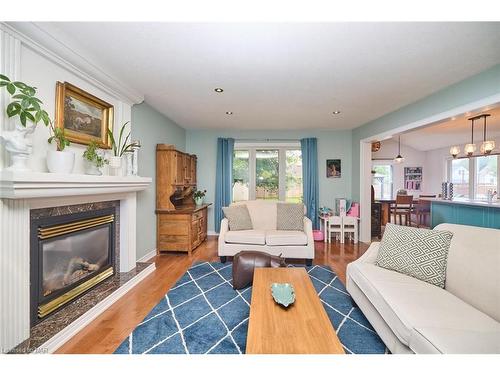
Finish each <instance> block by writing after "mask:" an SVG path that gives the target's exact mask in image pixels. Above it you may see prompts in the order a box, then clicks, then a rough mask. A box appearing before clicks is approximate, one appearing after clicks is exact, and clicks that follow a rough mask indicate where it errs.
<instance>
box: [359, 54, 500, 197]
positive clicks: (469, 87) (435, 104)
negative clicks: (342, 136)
mask: <svg viewBox="0 0 500 375" xmlns="http://www.w3.org/2000/svg"><path fill="white" fill-rule="evenodd" d="M499 93H500V64H499V65H496V66H494V67H493V68H491V69H488V70H486V71H484V72H482V73H479V74H477V75H475V76H472V77H469V78H467V79H465V80H463V81H460V82H458V83H456V84H454V85H451V86H448V87H447V88H445V89H443V90H441V91H438V92H436V93H434V94H432V95H429V96H427V97H425V98H423V99H421V100H419V101H417V102H415V103H413V104H410V105H407V106H405V107H402V108H400V109H398V110H396V111H394V112H391V113H389V114H386V115H384V116H382V117H380V118H378V119H376V120H373V121H371V122H369V123H367V124H364V125H362V126H360V127H358V128H356V129H354V130H353V132H352V163H353V170H352V186H353V192H352V196H353V199H355V200H359V172H360V169H359V167H360V165H359V164H360V158H359V156H360V155H359V152H360V147H359V142H360V140H361V139H364V138H367V137H370V136H373V135H377V134H380V133H383V132H386V131H389V130H391V129H395V128H398V127H400V126H403V125H406V124H410V123H412V122H415V121H418V120H421V119H424V118H427V117H430V116H432V115H436V114H438V113H441V112H445V111H447V110H451V109H453V108H456V107H459V106H462V105H465V104H468V103H472V102H474V101H477V100H480V99H483V98H486V97H488V96H492V95H495V94H499Z"/></svg>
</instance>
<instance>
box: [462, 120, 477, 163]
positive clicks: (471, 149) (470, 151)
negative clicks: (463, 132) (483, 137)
mask: <svg viewBox="0 0 500 375" xmlns="http://www.w3.org/2000/svg"><path fill="white" fill-rule="evenodd" d="M476 119H477V117H471V118H470V119H469V120H471V121H472V125H471V139H470V143H467V144H466V145H465V147H464V152H465V153H466V154H467V156H472V155H473V154H474V151H476V145H475V144H474V120H476Z"/></svg>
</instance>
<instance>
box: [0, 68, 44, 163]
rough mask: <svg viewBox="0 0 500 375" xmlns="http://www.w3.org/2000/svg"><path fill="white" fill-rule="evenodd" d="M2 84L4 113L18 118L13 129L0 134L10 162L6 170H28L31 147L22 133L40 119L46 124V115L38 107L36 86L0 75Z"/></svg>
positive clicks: (30, 130)
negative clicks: (7, 100)
mask: <svg viewBox="0 0 500 375" xmlns="http://www.w3.org/2000/svg"><path fill="white" fill-rule="evenodd" d="M2 87H3V88H5V89H6V90H7V93H8V94H9V95H10V97H11V101H10V103H9V104H8V105H7V107H6V112H7V116H8V117H9V118H15V117H18V120H19V122H17V123H16V126H15V129H14V130H7V131H3V132H2V133H1V134H0V140H1V141H2V143H3V144H4V146H5V149H6V150H7V152H8V153H9V154H10V158H11V165H10V166H9V167H8V168H7V170H16V171H19V170H30V168H29V167H28V165H27V161H28V158H29V156H30V155H31V148H32V147H31V142H30V140H29V139H27V138H26V136H28V135H30V134H32V133H33V132H34V131H35V128H36V125H37V124H38V123H39V122H40V121H42V122H43V123H44V124H45V126H48V125H49V124H50V118H49V114H48V113H47V111H45V110H44V109H43V108H42V104H43V102H42V101H41V100H40V99H38V98H37V97H36V93H37V89H36V87H32V86H29V85H27V84H26V83H24V82H20V81H11V80H10V79H9V77H7V76H5V75H3V74H0V89H1V88H2Z"/></svg>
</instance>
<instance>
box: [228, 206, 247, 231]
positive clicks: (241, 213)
mask: <svg viewBox="0 0 500 375" xmlns="http://www.w3.org/2000/svg"><path fill="white" fill-rule="evenodd" d="M222 211H223V212H224V216H225V217H227V220H228V222H229V230H230V231H232V230H250V229H253V226H252V219H250V214H249V213H248V208H247V206H246V205H244V204H242V205H238V206H231V207H222Z"/></svg>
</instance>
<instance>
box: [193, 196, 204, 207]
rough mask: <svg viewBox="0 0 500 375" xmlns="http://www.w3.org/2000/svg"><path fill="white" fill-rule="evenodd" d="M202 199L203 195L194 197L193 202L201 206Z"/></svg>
mask: <svg viewBox="0 0 500 375" xmlns="http://www.w3.org/2000/svg"><path fill="white" fill-rule="evenodd" d="M204 200H205V197H199V198H194V203H196V205H197V206H201V205H202V204H203V201H204Z"/></svg>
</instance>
